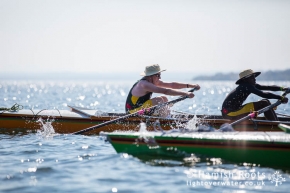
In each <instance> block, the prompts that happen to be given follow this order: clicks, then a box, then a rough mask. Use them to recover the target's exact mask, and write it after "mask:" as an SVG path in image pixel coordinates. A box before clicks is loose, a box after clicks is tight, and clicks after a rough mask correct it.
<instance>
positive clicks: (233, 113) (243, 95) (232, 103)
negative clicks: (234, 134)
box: [221, 69, 290, 121]
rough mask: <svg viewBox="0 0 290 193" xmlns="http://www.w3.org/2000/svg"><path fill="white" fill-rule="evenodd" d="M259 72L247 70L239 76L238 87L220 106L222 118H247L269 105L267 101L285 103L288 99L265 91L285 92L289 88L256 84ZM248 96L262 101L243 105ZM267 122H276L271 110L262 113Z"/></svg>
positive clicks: (275, 116) (273, 112)
mask: <svg viewBox="0 0 290 193" xmlns="http://www.w3.org/2000/svg"><path fill="white" fill-rule="evenodd" d="M260 74H261V72H254V71H253V70H252V69H247V70H244V71H242V72H241V73H240V74H239V79H238V80H237V81H236V84H237V85H238V86H237V87H236V88H235V89H234V90H232V91H231V92H230V93H229V94H228V95H227V97H226V98H225V100H224V102H223V105H222V110H221V111H222V116H223V117H224V118H226V119H240V118H242V117H245V116H247V115H248V114H249V113H251V112H254V111H258V110H260V109H262V108H264V107H267V106H269V105H271V103H270V101H269V100H268V99H278V100H281V101H282V103H287V102H288V98H287V97H283V96H280V95H277V94H274V93H271V92H264V90H267V91H286V90H287V89H290V88H289V87H288V88H287V87H281V86H276V85H271V86H266V85H260V84H257V83H256V77H257V76H259V75H260ZM250 94H255V95H258V96H260V97H262V98H264V99H262V100H260V101H258V102H250V103H247V104H243V103H244V102H245V100H246V99H247V98H248V96H249V95H250ZM264 115H265V118H266V119H268V120H275V121H276V120H278V118H277V115H276V113H275V111H274V110H273V109H270V110H268V111H266V112H265V113H264Z"/></svg>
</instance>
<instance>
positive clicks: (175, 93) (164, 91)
mask: <svg viewBox="0 0 290 193" xmlns="http://www.w3.org/2000/svg"><path fill="white" fill-rule="evenodd" d="M138 86H140V87H142V89H143V90H146V91H147V92H154V93H160V94H165V95H171V96H189V97H190V98H192V97H193V96H194V94H193V93H191V92H183V91H179V90H175V89H170V88H164V87H161V86H159V85H158V86H155V85H154V84H152V83H150V82H147V81H142V82H140V84H139V85H138ZM181 88H184V87H181Z"/></svg>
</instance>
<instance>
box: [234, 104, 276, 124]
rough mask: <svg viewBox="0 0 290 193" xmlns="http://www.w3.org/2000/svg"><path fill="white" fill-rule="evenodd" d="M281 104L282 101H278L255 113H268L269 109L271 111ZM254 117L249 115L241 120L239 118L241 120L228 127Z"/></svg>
mask: <svg viewBox="0 0 290 193" xmlns="http://www.w3.org/2000/svg"><path fill="white" fill-rule="evenodd" d="M281 103H282V101H281V100H278V101H277V102H276V103H274V104H272V105H269V106H267V107H265V108H263V109H260V110H259V111H257V114H258V115H259V114H261V113H264V112H266V111H268V110H270V109H272V108H274V107H276V106H278V105H280V104H281ZM254 117H255V113H251V114H249V115H247V116H246V117H243V118H241V119H239V120H237V121H235V122H233V123H231V124H230V125H231V126H233V125H235V124H237V123H240V122H242V121H245V120H248V119H250V118H254Z"/></svg>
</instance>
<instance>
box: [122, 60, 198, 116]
mask: <svg viewBox="0 0 290 193" xmlns="http://www.w3.org/2000/svg"><path fill="white" fill-rule="evenodd" d="M164 71H166V70H165V69H161V68H160V66H159V65H158V64H153V65H149V66H146V67H145V70H144V72H142V73H141V76H143V77H142V78H141V79H140V80H138V81H137V82H136V83H135V84H134V85H133V86H132V88H131V89H130V91H129V93H128V96H127V100H126V104H125V110H126V112H127V113H135V112H137V111H139V110H141V109H145V108H149V107H152V106H155V105H158V104H160V103H165V102H168V99H167V97H166V96H163V95H162V96H156V97H153V98H152V93H159V94H164V95H171V96H188V98H193V97H194V94H193V93H192V92H184V91H181V90H176V89H182V88H196V90H199V89H200V86H199V85H198V84H191V83H179V82H164V81H162V80H161V72H164ZM169 113H170V111H169V110H168V109H167V108H166V107H165V108H161V109H159V110H158V112H156V114H158V115H160V116H163V117H166V116H168V115H169ZM154 114H155V113H154Z"/></svg>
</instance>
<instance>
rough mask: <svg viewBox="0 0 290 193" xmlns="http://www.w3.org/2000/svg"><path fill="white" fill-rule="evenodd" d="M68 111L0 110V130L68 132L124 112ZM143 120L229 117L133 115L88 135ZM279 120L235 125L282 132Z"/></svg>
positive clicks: (180, 123)
mask: <svg viewBox="0 0 290 193" xmlns="http://www.w3.org/2000/svg"><path fill="white" fill-rule="evenodd" d="M68 107H69V110H57V109H53V110H46V109H42V110H32V109H23V110H18V111H13V112H10V111H3V112H0V133H7V134H15V133H20V132H21V133H29V132H37V131H38V130H43V129H45V127H52V128H53V129H54V131H55V132H56V133H60V134H68V133H73V132H77V131H80V130H82V129H85V128H88V127H91V126H94V125H98V124H101V123H104V122H107V121H110V120H113V119H116V118H118V117H122V116H124V115H125V114H124V113H104V112H101V111H98V110H93V109H88V108H82V107H75V106H68ZM141 122H145V123H146V124H147V129H148V130H149V131H154V130H160V129H161V130H170V129H172V128H181V127H188V125H189V124H190V126H191V127H194V126H195V125H197V124H198V125H209V126H210V127H214V128H220V127H221V125H222V124H225V123H230V122H231V121H230V120H227V119H223V118H222V117H221V116H218V115H197V116H194V115H188V114H185V113H181V112H180V113H175V114H173V115H172V116H171V117H170V118H161V117H154V116H134V117H129V118H127V119H124V120H121V121H118V122H116V123H113V124H109V125H106V126H103V127H101V128H98V129H96V130H92V131H89V132H86V133H85V134H86V135H96V134H99V133H100V132H101V131H105V132H112V131H116V130H123V131H128V130H131V131H138V130H139V125H140V123H141ZM279 123H284V124H289V123H290V118H289V117H288V118H287V117H280V118H279V121H276V122H273V121H267V120H265V119H264V118H263V117H258V118H256V119H252V120H247V121H244V122H241V123H239V124H237V125H235V126H234V129H235V130H237V131H280V129H279V128H278V124H279Z"/></svg>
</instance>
